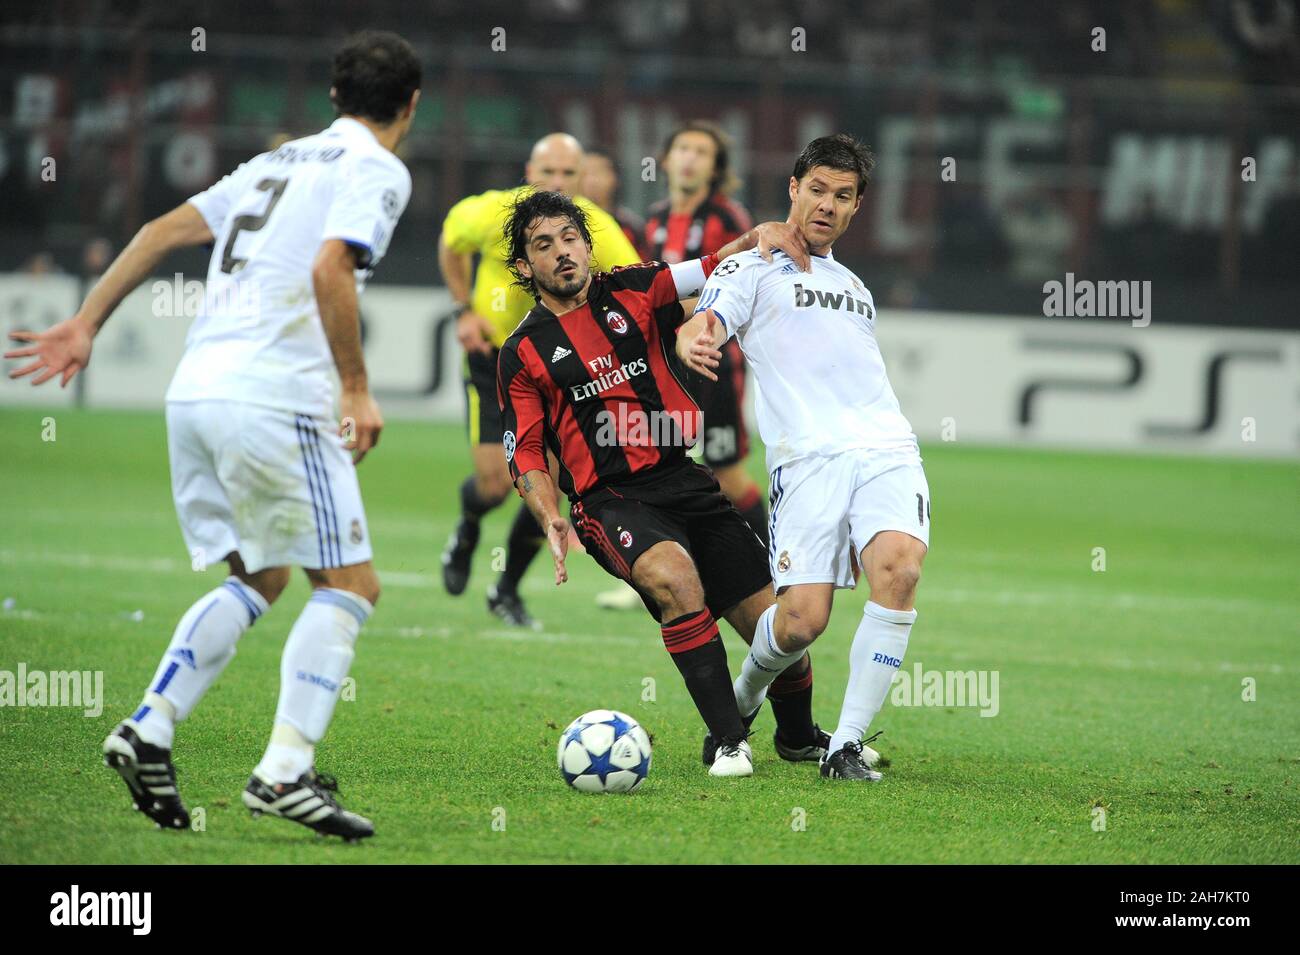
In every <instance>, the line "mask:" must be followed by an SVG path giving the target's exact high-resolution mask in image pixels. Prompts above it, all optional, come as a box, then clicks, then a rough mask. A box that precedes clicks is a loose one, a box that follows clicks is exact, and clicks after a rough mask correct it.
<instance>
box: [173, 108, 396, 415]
mask: <svg viewBox="0 0 1300 955" xmlns="http://www.w3.org/2000/svg"><path fill="white" fill-rule="evenodd" d="M410 195H411V176H410V173H409V172H408V171H407V169H406V166H404V165H403V164H402V161H401V160H400V159H398V158H397V157H396V156H395V155H393V154H392V153H391V152H389V151H388V150H387V149H385V148H384V147H383V146H381V145H380V144H379V142H378V140H376V139H375V137H374V134H373V133H371V132H370V130H369V129H367V128H366V127H365V126H364V125H362V124H361V123H359V122H357V121H356V120H354V119H346V118H342V119H338V120H335V121H334V123H333V124H332V125H331V126H330V127H329V128H328V129H326V130H324V131H322V132H320V133H317V134H316V135H314V136H307V137H305V138H303V139H296V140H293V141H291V142H288V143H285V144H284V145H283V146H281V147H279V148H278V149H275V150H272V151H271V152H267V153H262V154H261V155H260V156H256V157H254V158H253V159H250V160H249V161H248V162H246V163H244V164H243V165H242V166H240V167H239V168H238V169H236V170H235V171H234V172H232V173H231V174H230V175H228V176H226V177H225V178H224V179H222V180H221V181H220V182H218V183H217V184H216V185H214V186H213V187H212V188H211V189H208V190H207V191H206V192H201V193H199V194H198V195H197V196H194V197H193V198H192V199H190V203H191V204H192V205H194V206H195V207H196V208H197V209H198V210H199V212H200V213H201V214H202V215H203V218H204V219H205V220H206V221H207V223H208V227H209V228H210V229H211V230H212V234H213V235H214V236H215V237H216V241H215V243H214V245H213V250H212V261H211V263H210V265H209V266H208V279H207V291H206V295H205V302H204V310H203V314H202V315H200V316H199V317H198V318H197V319H196V320H195V322H194V324H193V326H192V327H191V328H190V333H189V337H188V338H187V339H186V343H185V354H184V356H183V357H182V358H181V362H180V365H179V366H178V367H177V369H176V374H175V376H174V377H173V378H172V383H171V387H170V388H169V389H168V391H167V400H168V401H199V400H204V399H223V400H230V401H246V402H251V403H254V404H261V405H266V406H269V407H272V408H279V409H282V410H285V411H292V412H297V413H300V414H306V415H311V416H313V417H320V418H326V417H332V415H333V412H334V359H333V356H332V355H331V353H330V347H329V342H328V341H327V340H326V338H325V332H324V330H323V328H322V327H321V323H320V314H319V312H318V311H317V308H316V296H315V293H314V291H313V289H312V277H311V270H312V263H313V262H314V261H315V259H316V254H317V252H319V251H320V247H321V244H322V243H323V242H324V241H325V240H327V239H342V240H344V241H345V242H347V243H348V244H349V245H351V246H352V247H353V248H354V249H355V250H356V251H357V253H358V263H359V264H360V265H361V267H362V268H361V270H359V271H358V272H357V291H358V292H360V291H361V289H362V287H363V286H364V284H365V279H366V277H367V276H368V274H369V271H370V270H373V269H374V267H375V265H377V264H378V262H379V260H380V259H381V258H382V257H383V255H384V253H385V252H386V251H387V249H388V243H389V241H390V239H391V238H392V235H393V230H394V229H395V228H396V226H397V220H398V218H399V217H400V216H401V214H402V211H403V210H404V209H405V208H406V203H407V200H408V199H409V198H410Z"/></svg>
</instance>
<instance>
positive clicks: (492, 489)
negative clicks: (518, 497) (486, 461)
mask: <svg viewBox="0 0 1300 955" xmlns="http://www.w3.org/2000/svg"><path fill="white" fill-rule="evenodd" d="M511 490H513V485H512V484H511V483H510V475H508V474H506V475H501V474H485V475H480V476H479V479H478V494H479V497H480V498H482V499H483V501H484V503H486V504H489V505H490V506H492V507H496V506H497V505H498V504H500V503H501V502H502V501H504V500H505V499H506V498H507V497H509V496H510V492H511Z"/></svg>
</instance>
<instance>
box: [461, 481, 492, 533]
mask: <svg viewBox="0 0 1300 955" xmlns="http://www.w3.org/2000/svg"><path fill="white" fill-rule="evenodd" d="M495 506H496V505H494V504H489V503H488V502H487V501H485V500H483V498H481V497H479V493H478V486H477V482H476V481H475V479H474V475H472V474H471V475H470V476H469V477H467V478H465V481H464V483H463V484H461V486H460V513H461V515H462V516H463V517H464V518H465V520H467V521H469V522H470V523H472V524H477V523H478V522H479V519H480V518H481V517H482V516H483V515H484V514H486V513H487V512H488V511H490V510H492V508H493V507H495Z"/></svg>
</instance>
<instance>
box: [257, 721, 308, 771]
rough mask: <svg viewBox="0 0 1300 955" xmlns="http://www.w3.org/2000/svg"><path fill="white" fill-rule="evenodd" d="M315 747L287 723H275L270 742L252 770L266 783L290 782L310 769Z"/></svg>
mask: <svg viewBox="0 0 1300 955" xmlns="http://www.w3.org/2000/svg"><path fill="white" fill-rule="evenodd" d="M315 759H316V747H315V746H313V745H312V742H311V740H309V739H308V738H307V737H305V736H303V735H302V734H301V733H299V732H298V730H297V729H296V728H295V727H293V726H290V725H289V724H288V723H276V724H275V728H274V729H272V730H271V743H270V745H269V746H267V747H266V753H265V754H264V755H263V756H262V761H261V762H260V763H258V764H257V768H256V769H254V770H253V772H255V773H257V775H259V776H261V777H262V778H263V779H264V780H266V781H267V782H268V783H291V782H294V781H295V780H296V779H297V778H298V777H299V776H301V775H302V774H303V773H305V772H307V770H309V769H311V766H312V763H313V762H314V761H315Z"/></svg>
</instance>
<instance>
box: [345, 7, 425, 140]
mask: <svg viewBox="0 0 1300 955" xmlns="http://www.w3.org/2000/svg"><path fill="white" fill-rule="evenodd" d="M420 79H421V70H420V61H419V59H417V58H416V55H415V50H414V49H412V48H411V44H409V43H407V42H406V41H405V40H403V39H402V38H401V37H400V36H398V35H397V34H396V33H388V32H385V31H381V30H366V31H364V32H362V33H358V34H356V35H355V36H351V37H349V38H348V39H347V40H346V41H345V42H344V44H343V46H341V47H339V49H338V51H337V52H336V53H335V54H334V71H333V74H332V76H331V78H330V85H331V86H333V87H334V97H333V99H334V108H335V109H336V110H338V112H339V114H340V115H347V116H364V117H365V118H366V119H369V120H373V121H374V122H376V123H391V122H392V121H393V120H395V119H396V118H397V114H398V113H400V112H401V111H402V109H403V108H404V107H405V106H406V104H407V103H409V102H410V101H411V94H412V93H414V92H415V91H416V90H418V89H419V88H420Z"/></svg>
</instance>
